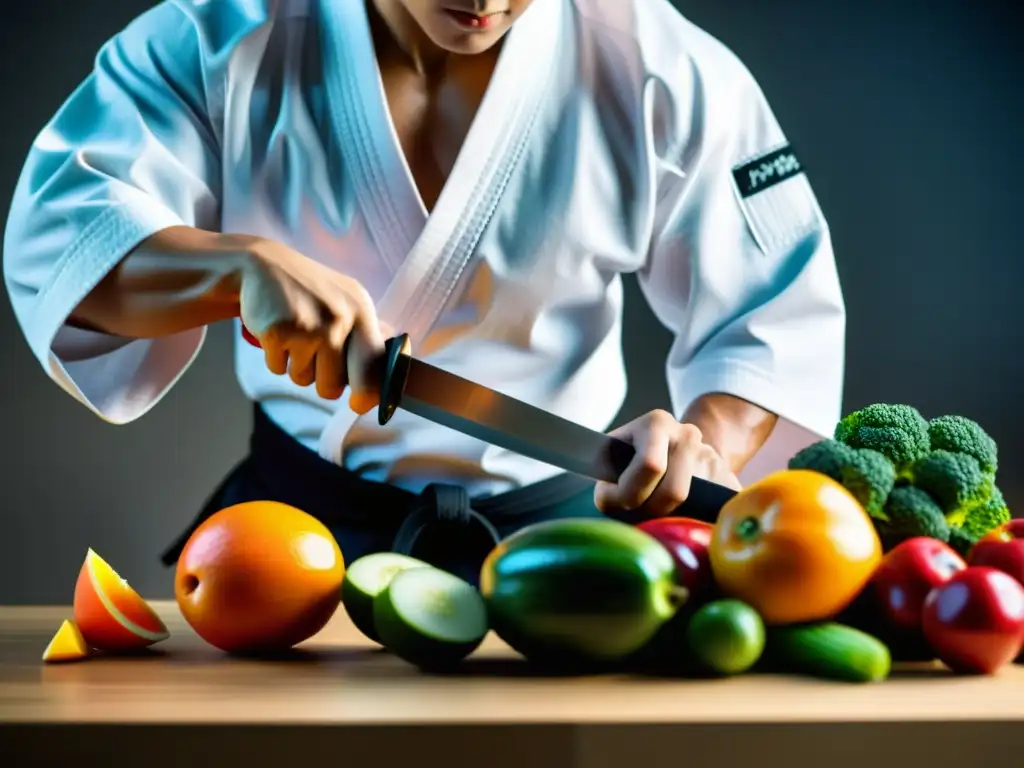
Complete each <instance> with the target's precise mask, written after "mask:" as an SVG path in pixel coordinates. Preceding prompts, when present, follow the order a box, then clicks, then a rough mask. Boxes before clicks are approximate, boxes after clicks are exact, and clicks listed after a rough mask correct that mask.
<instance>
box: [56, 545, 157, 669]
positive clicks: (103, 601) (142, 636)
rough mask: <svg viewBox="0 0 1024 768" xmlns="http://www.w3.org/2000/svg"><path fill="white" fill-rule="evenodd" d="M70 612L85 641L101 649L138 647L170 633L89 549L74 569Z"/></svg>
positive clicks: (113, 649) (137, 596)
mask: <svg viewBox="0 0 1024 768" xmlns="http://www.w3.org/2000/svg"><path fill="white" fill-rule="evenodd" d="M74 614H75V624H77V625H78V629H79V630H80V631H81V633H82V637H84V638H85V642H86V643H88V645H89V646H90V647H92V648H96V649H98V650H101V651H131V650H139V649H142V648H145V647H146V646H149V645H153V643H158V642H160V641H161V640H166V639H167V637H168V636H169V634H170V633H169V632H168V631H167V627H166V626H165V625H164V623H163V621H161V620H160V617H159V616H157V615H156V612H155V611H154V610H153V609H152V608H151V607H150V606H149V604H148V603H147V602H146V601H145V600H143V599H142V598H141V597H139V594H138V593H137V592H136V591H135V590H134V589H132V588H131V587H130V586H129V585H128V582H127V581H125V580H124V579H123V578H121V576H119V575H118V573H117V572H116V571H115V570H114V569H113V568H111V567H110V565H109V564H108V563H107V561H106V560H104V559H103V558H102V557H100V556H99V555H97V554H96V553H95V552H93V551H92V549H89V550H88V551H87V552H86V554H85V562H84V563H82V568H81V570H80V571H79V572H78V582H77V583H76V584H75V600H74Z"/></svg>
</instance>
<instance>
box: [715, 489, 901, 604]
mask: <svg viewBox="0 0 1024 768" xmlns="http://www.w3.org/2000/svg"><path fill="white" fill-rule="evenodd" d="M708 554H709V556H710V560H711V569H712V571H713V573H714V576H715V580H716V582H717V584H718V586H719V589H720V590H721V591H722V592H723V593H724V594H726V595H728V596H730V597H735V598H738V599H740V600H743V601H744V602H746V603H748V604H749V605H751V606H753V607H754V608H755V609H756V610H757V611H758V613H760V614H761V617H762V618H763V619H764V620H765V622H767V623H769V624H793V623H799V622H806V621H820V620H823V619H826V618H829V617H832V616H835V615H836V614H838V613H839V612H840V611H842V610H843V609H844V608H845V607H846V606H847V605H849V604H850V603H851V602H852V601H853V599H854V598H855V597H856V596H857V594H858V593H859V592H860V591H861V590H862V589H863V588H864V586H865V585H866V584H867V582H868V580H869V579H870V578H871V576H872V574H873V573H874V571H875V568H876V567H877V566H878V564H879V563H880V562H881V559H882V544H881V542H880V541H879V538H878V534H877V533H876V531H875V527H874V525H873V524H872V522H871V518H870V517H869V516H868V514H867V512H865V511H864V508H863V507H862V506H861V505H860V504H859V503H858V502H857V500H856V499H855V498H854V497H853V496H852V495H851V494H850V492H849V491H847V490H846V489H845V488H843V487H842V486H841V485H840V484H839V483H837V482H835V481H834V480H832V479H831V478H829V477H826V476H825V475H822V474H820V473H818V472H812V471H810V470H784V471H781V472H776V473H774V474H772V475H769V476H767V477H765V478H763V479H761V480H759V481H758V482H756V483H753V484H752V485H749V486H747V487H746V488H744V489H743V490H742V491H740V492H739V493H738V494H736V496H734V497H733V498H732V499H730V500H729V501H728V503H726V505H725V506H724V507H723V508H722V511H721V514H720V515H719V518H718V521H717V523H716V524H715V532H714V536H713V538H712V540H711V545H710V547H709V551H708Z"/></svg>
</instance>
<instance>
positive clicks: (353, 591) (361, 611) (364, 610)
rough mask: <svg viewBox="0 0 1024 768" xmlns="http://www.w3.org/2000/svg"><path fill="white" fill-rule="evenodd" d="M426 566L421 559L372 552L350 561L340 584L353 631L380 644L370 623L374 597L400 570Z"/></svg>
mask: <svg viewBox="0 0 1024 768" xmlns="http://www.w3.org/2000/svg"><path fill="white" fill-rule="evenodd" d="M425 567H427V564H426V563H425V562H423V561H422V560H417V559H416V558H414V557H407V556H406V555H399V554H396V553H393V552H375V553H373V554H370V555H363V556H362V557H360V558H359V559H357V560H355V561H353V563H352V564H351V565H350V566H349V567H348V570H347V571H346V573H345V579H344V581H342V583H341V604H342V605H343V606H344V608H345V611H346V613H348V616H349V619H351V620H352V623H353V624H354V625H355V627H356V629H358V630H359V631H360V632H362V633H363V634H364V635H366V637H367V638H369V639H370V640H373V641H374V642H375V643H381V639H380V636H379V635H378V633H377V628H376V626H374V623H373V601H374V598H376V597H377V595H379V594H380V593H381V592H383V591H384V590H385V589H387V587H388V585H389V584H390V583H391V580H392V579H393V578H395V576H396V575H398V574H399V573H401V572H402V571H407V570H409V569H411V568H425ZM381 644H382V643H381Z"/></svg>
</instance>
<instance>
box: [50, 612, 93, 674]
mask: <svg viewBox="0 0 1024 768" xmlns="http://www.w3.org/2000/svg"><path fill="white" fill-rule="evenodd" d="M88 656H89V646H88V645H86V643H85V638H84V637H82V633H81V632H79V630H78V627H77V625H76V624H75V622H73V621H68V620H67V619H65V620H64V621H63V622H61V625H60V627H59V628H58V629H57V632H56V633H55V634H54V636H53V638H52V639H51V640H50V644H49V645H47V646H46V650H45V651H43V661H46V662H50V663H52V662H57V661H80V660H81V659H84V658H87V657H88Z"/></svg>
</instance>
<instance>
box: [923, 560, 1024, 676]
mask: <svg viewBox="0 0 1024 768" xmlns="http://www.w3.org/2000/svg"><path fill="white" fill-rule="evenodd" d="M922 628H923V629H924V634H925V637H926V638H927V639H928V642H929V643H930V644H931V646H932V648H934V649H935V654H936V655H937V656H938V657H939V659H941V660H942V662H943V663H944V664H945V665H946V666H947V667H949V668H950V669H952V670H953V671H954V672H961V673H967V674H982V675H990V674H993V673H994V672H995V671H996V670H998V669H999V668H1000V667H1002V666H1004V665H1005V664H1008V663H1010V662H1011V661H1012V660H1013V658H1014V657H1015V656H1016V655H1017V654H1018V653H1019V652H1020V649H1021V645H1022V644H1024V587H1022V586H1021V585H1020V584H1019V583H1018V582H1017V581H1016V580H1015V579H1013V578H1012V577H1011V576H1008V575H1007V574H1005V573H1003V572H1002V571H1000V570H997V569H996V568H988V567H985V566H969V567H968V568H966V569H964V570H962V571H959V572H958V573H955V574H953V576H951V577H950V578H949V580H948V581H946V583H945V584H942V585H940V586H938V587H936V588H935V589H933V590H932V591H931V592H929V593H928V597H927V598H925V601H924V611H923V614H922Z"/></svg>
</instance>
